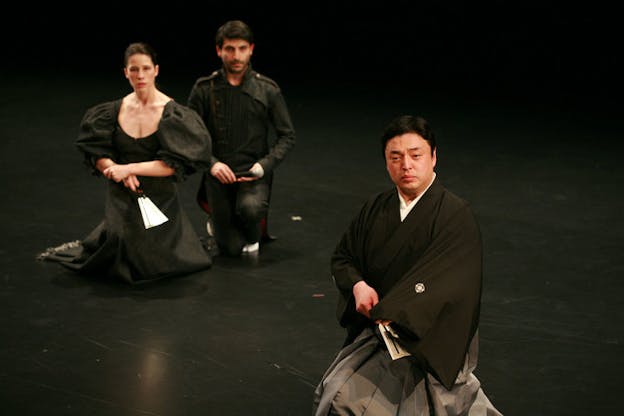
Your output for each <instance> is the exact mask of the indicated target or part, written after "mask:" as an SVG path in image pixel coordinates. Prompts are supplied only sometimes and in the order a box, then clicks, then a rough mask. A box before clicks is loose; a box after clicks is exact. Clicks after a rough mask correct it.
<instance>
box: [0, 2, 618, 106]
mask: <svg viewBox="0 0 624 416" xmlns="http://www.w3.org/2000/svg"><path fill="white" fill-rule="evenodd" d="M603 3H604V4H603ZM16 7H18V8H19V9H20V11H17V12H13V13H6V14H5V20H7V23H11V25H7V26H5V27H4V28H3V30H4V31H6V33H5V36H4V41H5V42H4V44H5V48H4V51H3V55H4V59H3V61H4V63H3V69H4V70H7V69H9V70H10V69H13V70H14V71H17V73H18V74H37V75H38V76H59V75H60V74H68V75H71V76H77V77H80V76H90V75H92V74H94V73H101V74H106V75H108V76H114V75H118V73H116V72H117V71H120V70H121V67H122V62H121V59H122V56H123V50H124V48H125V47H126V46H127V44H128V43H130V42H132V41H138V40H142V41H147V42H149V43H151V44H152V45H153V46H154V47H155V48H156V50H157V51H158V52H159V53H160V58H161V66H162V68H161V70H162V72H161V81H162V82H166V81H167V80H173V79H176V80H181V81H182V80H186V82H187V83H189V84H190V83H192V82H193V80H194V79H195V78H197V77H198V76H201V75H204V74H207V73H209V72H210V71H212V69H213V68H214V67H216V66H218V65H219V62H218V58H217V57H216V54H215V52H214V33H215V31H216V28H217V27H218V26H219V25H220V24H222V23H223V22H224V21H226V20H229V19H242V20H244V21H246V22H247V23H248V24H249V25H250V26H251V27H252V29H253V30H254V32H255V35H256V48H257V49H256V53H255V55H254V65H255V67H256V69H257V70H259V71H260V72H266V73H267V74H270V76H272V77H273V78H275V79H276V80H277V81H279V82H280V83H281V84H286V85H290V84H303V85H316V84H320V85H322V86H321V87H320V88H322V89H326V91H327V92H329V88H330V87H331V88H340V87H341V86H345V85H356V86H357V88H360V89H366V88H377V87H382V88H399V89H400V90H401V91H404V92H406V93H411V94H417V93H419V92H422V91H423V90H426V91H428V92H433V93H435V94H453V95H460V96H468V97H479V98H480V97H486V98H490V97H495V98H496V99H500V98H509V99H515V100H520V99H522V100H526V101H529V102H535V103H543V102H548V103H551V102H552V103H553V104H555V105H561V104H570V102H571V101H572V102H573V103H575V104H576V103H577V102H581V104H585V105H587V106H588V107H590V108H593V107H594V103H595V102H598V104H601V103H602V102H604V101H605V100H612V99H614V98H615V97H616V96H617V94H615V92H616V91H620V87H621V86H622V82H621V80H620V78H621V77H620V74H621V69H622V55H621V49H622V48H621V46H620V44H619V41H620V37H621V36H619V34H620V33H621V29H620V25H619V19H620V18H621V15H622V6H621V4H619V3H618V2H613V4H610V2H600V1H598V2H584V3H583V4H579V5H573V4H568V3H564V2H550V1H522V2H521V1H514V2H508V1H485V2H457V1H445V2H433V1H431V2H420V1H386V2H374V3H371V4H362V3H361V2H354V1H345V2H330V1H319V2H297V3H289V4H275V3H271V2H268V3H266V4H261V5H260V4H258V3H256V2H244V1H243V2H234V3H232V4H231V5H227V3H226V2H198V3H197V4H195V5H192V4H190V3H188V2H183V1H182V2H170V3H167V4H164V5H162V6H161V5H156V4H153V3H151V4H147V5H134V4H130V3H126V4H123V5H120V4H117V3H115V2H113V3H102V4H98V3H92V4H89V5H85V7H80V8H76V7H69V6H63V4H62V3H60V4H59V3H53V4H50V5H38V6H37V7H32V8H30V7H28V6H26V5H19V4H18V5H16ZM9 26H11V27H9ZM165 85H166V84H165ZM189 88H190V87H189ZM585 100H586V101H590V100H591V101H592V102H591V104H590V103H587V102H582V101H585Z"/></svg>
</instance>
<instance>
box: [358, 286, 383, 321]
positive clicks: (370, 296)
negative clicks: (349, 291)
mask: <svg viewBox="0 0 624 416" xmlns="http://www.w3.org/2000/svg"><path fill="white" fill-rule="evenodd" d="M353 296H354V297H355V310H356V311H358V312H359V313H361V314H362V315H364V316H366V317H367V318H369V319H370V310H371V309H372V308H373V306H375V305H377V303H379V295H377V291H376V290H375V289H373V288H372V287H370V286H369V285H368V284H366V282H365V281H364V280H360V281H359V282H357V283H356V284H355V285H353Z"/></svg>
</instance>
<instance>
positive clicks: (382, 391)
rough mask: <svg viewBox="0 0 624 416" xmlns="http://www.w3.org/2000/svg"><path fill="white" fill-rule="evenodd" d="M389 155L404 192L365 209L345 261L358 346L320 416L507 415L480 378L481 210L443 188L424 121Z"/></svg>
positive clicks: (337, 259) (350, 343)
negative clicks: (478, 213)
mask: <svg viewBox="0 0 624 416" xmlns="http://www.w3.org/2000/svg"><path fill="white" fill-rule="evenodd" d="M381 144H382V151H383V154H384V157H385V160H386V169H387V171H388V173H389V175H390V178H391V179H392V182H393V183H394V184H395V186H394V187H393V188H392V189H390V190H387V191H385V192H382V193H379V194H377V195H375V196H374V197H372V198H370V199H369V200H368V201H367V202H366V203H365V204H364V205H363V207H362V208H361V210H360V212H359V214H358V215H356V217H355V218H354V219H353V221H352V222H351V224H350V225H349V227H348V228H347V230H346V231H345V233H344V234H343V236H342V238H341V240H340V242H339V243H338V245H337V247H336V249H335V251H334V253H333V256H332V259H331V271H332V275H333V278H334V280H335V283H336V286H337V288H338V290H339V293H340V296H339V304H338V310H337V317H338V320H339V322H340V324H341V325H342V326H343V327H345V328H346V329H347V337H346V340H345V344H344V347H343V349H342V350H341V351H340V353H339V354H338V356H337V357H336V359H335V360H334V362H333V363H332V365H331V366H330V367H329V369H328V370H327V371H326V373H325V375H324V376H323V379H322V380H321V382H320V383H319V385H318V387H317V389H316V392H315V396H314V411H315V413H314V414H315V415H328V414H331V415H363V414H367V415H368V414H371V415H373V414H375V415H376V414H393V415H403V414H405V415H408V414H409V415H427V416H428V415H430V414H435V415H468V414H470V415H483V416H485V415H488V416H494V415H500V413H498V411H497V410H496V409H495V408H494V406H492V404H491V403H490V401H489V400H488V398H487V397H486V396H485V394H484V393H483V390H482V389H481V387H480V383H479V380H478V379H477V378H476V377H475V376H474V374H473V370H474V369H475V367H476V363H477V351H478V338H477V337H478V335H477V330H478V327H479V312H480V302H481V280H482V265H481V263H482V248H481V235H480V231H479V226H478V224H477V222H476V219H475V217H474V215H473V213H472V210H471V209H470V205H469V204H468V202H466V201H464V200H463V199H461V198H460V197H458V196H456V195H454V194H453V193H451V192H450V191H448V190H447V189H445V188H444V186H443V185H442V184H441V182H440V181H439V180H438V179H437V178H436V173H435V172H434V167H435V165H436V160H437V155H436V143H435V138H434V134H433V132H432V131H431V129H430V127H429V125H428V123H427V122H426V121H425V120H424V119H423V118H421V117H413V116H402V117H398V118H396V119H395V120H393V121H392V122H391V123H390V124H389V125H388V127H387V128H386V130H385V131H384V134H383V136H382V141H381Z"/></svg>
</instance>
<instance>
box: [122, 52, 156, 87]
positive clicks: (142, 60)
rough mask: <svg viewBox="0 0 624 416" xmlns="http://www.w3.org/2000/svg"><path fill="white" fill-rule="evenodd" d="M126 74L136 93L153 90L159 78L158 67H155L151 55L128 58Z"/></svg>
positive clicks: (136, 55) (137, 55)
mask: <svg viewBox="0 0 624 416" xmlns="http://www.w3.org/2000/svg"><path fill="white" fill-rule="evenodd" d="M124 74H125V76H126V78H127V79H128V81H129V82H130V85H131V86H132V88H133V89H134V90H135V91H140V90H145V89H147V88H153V87H154V84H155V81H156V76H158V65H154V62H152V58H150V57H149V55H144V54H142V53H137V54H134V55H131V56H130V57H129V58H128V64H127V65H126V67H125V68H124Z"/></svg>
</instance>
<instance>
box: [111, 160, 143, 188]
mask: <svg viewBox="0 0 624 416" xmlns="http://www.w3.org/2000/svg"><path fill="white" fill-rule="evenodd" d="M102 174H103V175H104V176H106V177H107V178H108V179H110V180H112V181H115V182H117V183H119V182H122V181H123V184H124V186H125V187H126V188H130V189H132V191H134V192H136V190H137V188H138V187H139V185H140V183H139V179H138V178H137V177H136V175H135V174H133V173H132V170H131V167H130V165H117V164H115V165H111V166H109V167H107V168H106V169H104V170H103V171H102Z"/></svg>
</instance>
